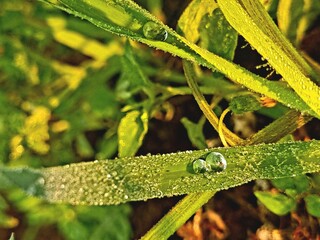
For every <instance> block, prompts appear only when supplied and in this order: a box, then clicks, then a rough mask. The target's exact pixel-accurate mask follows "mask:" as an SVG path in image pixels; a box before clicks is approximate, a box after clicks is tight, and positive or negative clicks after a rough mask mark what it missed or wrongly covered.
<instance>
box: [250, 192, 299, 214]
mask: <svg viewBox="0 0 320 240" xmlns="http://www.w3.org/2000/svg"><path fill="white" fill-rule="evenodd" d="M254 195H255V196H256V197H257V198H258V199H259V201H260V202H262V203H263V204H264V205H265V206H266V207H267V208H268V209H269V210H270V211H271V212H273V213H275V214H277V215H280V216H283V215H286V214H288V213H289V212H291V211H293V210H294V208H295V206H296V202H295V200H294V199H292V198H290V197H288V196H286V195H284V194H281V193H270V192H255V193H254Z"/></svg>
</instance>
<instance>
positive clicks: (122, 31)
mask: <svg viewBox="0 0 320 240" xmlns="http://www.w3.org/2000/svg"><path fill="white" fill-rule="evenodd" d="M43 1H45V2H47V3H50V4H52V5H53V6H55V7H58V8H60V9H62V10H65V11H67V12H69V13H72V14H74V15H76V16H79V17H81V18H83V19H86V20H88V21H90V22H92V23H93V24H95V25H96V26H98V27H100V28H103V29H105V30H107V31H110V32H113V33H115V34H118V35H121V36H126V37H129V38H131V39H133V40H136V41H140V42H142V43H145V44H147V45H149V46H152V47H155V48H157V49H161V50H163V51H167V52H170V53H171V54H173V55H176V56H179V57H181V58H183V59H187V60H190V61H193V62H196V63H198V64H200V65H203V66H206V67H209V68H211V69H213V70H218V71H220V72H221V73H223V74H225V75H226V76H227V77H228V78H230V79H232V80H234V81H236V82H238V83H239V84H242V85H244V86H246V87H247V88H249V89H251V90H253V91H255V92H258V93H261V94H263V95H266V96H268V97H270V98H272V99H275V100H276V101H279V102H281V103H283V104H285V105H286V106H290V107H293V108H296V109H298V110H299V111H302V112H305V113H308V114H311V115H313V116H317V117H319V114H317V113H316V111H312V110H311V109H310V107H311V108H313V107H314V106H313V105H314V104H311V105H310V107H308V105H307V104H306V103H305V102H303V101H302V100H301V99H300V97H299V96H298V95H297V94H296V93H294V92H293V91H292V90H291V89H290V88H288V86H286V85H285V84H282V83H278V82H272V81H268V80H266V79H264V78H261V77H259V76H257V75H255V74H252V73H251V72H249V71H248V70H246V69H244V68H242V67H240V66H239V65H236V64H234V63H232V62H230V61H228V60H226V59H223V58H221V57H219V56H217V55H215V54H213V53H211V52H208V51H207V50H205V49H202V48H200V47H198V46H196V45H195V44H193V43H191V42H189V41H187V40H186V39H185V38H183V37H181V36H180V35H178V34H177V33H176V32H175V31H173V30H172V29H170V28H169V27H167V26H166V25H164V24H163V23H161V22H160V21H159V20H157V19H156V18H155V17H154V16H153V15H151V14H150V13H149V12H147V11H146V10H144V9H142V8H141V7H139V6H138V5H137V4H135V3H134V2H132V1H131V0H123V1H115V0H108V1H102V0H93V1H89V0H79V1H75V0H60V1H59V2H56V1H53V0H52V1H50V0H43ZM208 3H209V2H208ZM211 3H212V4H214V6H213V7H214V8H215V7H216V4H215V3H214V2H213V1H211ZM150 22H151V23H152V24H156V27H154V29H155V30H157V31H159V30H161V31H166V32H167V37H166V40H165V41H159V40H156V39H154V38H153V37H151V36H150V35H148V34H146V35H145V34H144V31H143V27H144V26H145V24H149V23H150ZM244 25H245V24H244ZM255 37H256V35H255ZM277 62H278V63H279V62H280V63H281V64H282V63H283V62H285V61H283V59H282V58H279V59H278V60H277ZM309 87H310V86H309ZM311 87H312V88H310V90H313V85H312V86H311ZM313 94H317V93H313ZM312 99H314V97H312ZM312 106H313V107H312Z"/></svg>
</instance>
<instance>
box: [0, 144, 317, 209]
mask: <svg viewBox="0 0 320 240" xmlns="http://www.w3.org/2000/svg"><path fill="white" fill-rule="evenodd" d="M319 147H320V141H310V142H287V143H278V144H261V145H255V146H245V147H233V148H216V149H211V151H216V152H219V153H221V154H223V156H224V157H225V159H226V160H227V169H226V170H225V171H222V172H219V173H212V172H211V173H210V172H206V173H203V174H195V173H192V171H190V166H191V165H192V162H193V161H194V160H195V159H198V158H199V157H200V156H202V155H203V154H205V153H208V150H199V151H193V152H192V151H187V152H179V153H171V154H163V155H153V156H151V155H150V156H140V157H126V158H121V159H116V160H113V161H95V162H87V163H78V164H70V165H67V166H60V167H52V168H45V169H41V170H31V169H30V170H29V169H25V170H21V169H10V168H4V167H2V168H0V173H1V176H2V178H6V179H8V180H9V181H13V179H14V182H15V183H16V186H19V187H20V188H22V189H23V190H25V191H28V192H29V193H30V194H36V195H39V194H37V193H41V192H42V193H43V194H42V195H41V196H42V197H44V198H45V199H47V200H48V201H50V202H65V203H71V204H86V205H104V204H119V203H122V202H127V201H137V200H145V199H149V198H159V197H164V196H173V195H181V194H187V193H196V192H205V191H220V190H223V189H228V188H231V187H234V186H238V185H241V184H244V183H246V182H249V181H252V180H255V179H276V178H284V177H292V176H299V175H303V174H305V173H312V172H318V171H320V151H319ZM21 172H22V173H23V174H24V175H21V174H20V175H19V174H18V173H21ZM23 176H24V177H23ZM22 177H23V179H22ZM25 179H27V180H28V181H27V180H25ZM30 179H31V180H30ZM40 180H41V181H40ZM35 186H37V189H38V191H30V189H31V188H32V189H35Z"/></svg>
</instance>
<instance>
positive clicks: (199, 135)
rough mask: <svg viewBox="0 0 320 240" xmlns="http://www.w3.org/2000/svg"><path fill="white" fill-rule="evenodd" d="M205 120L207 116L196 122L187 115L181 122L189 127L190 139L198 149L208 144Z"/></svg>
mask: <svg viewBox="0 0 320 240" xmlns="http://www.w3.org/2000/svg"><path fill="white" fill-rule="evenodd" d="M204 120H205V118H202V119H201V120H200V121H199V122H198V123H194V122H191V121H190V120H189V119H187V118H185V117H184V118H182V119H181V123H182V124H183V126H184V127H185V128H186V129H187V132H188V137H189V139H190V141H191V142H192V144H193V145H194V146H196V147H197V148H198V149H203V148H206V146H207V145H206V142H205V137H204V135H203V125H204V123H205V121H204Z"/></svg>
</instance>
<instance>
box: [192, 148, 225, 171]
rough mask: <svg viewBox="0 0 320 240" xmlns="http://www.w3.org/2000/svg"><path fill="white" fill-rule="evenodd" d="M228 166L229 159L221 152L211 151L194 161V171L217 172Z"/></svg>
mask: <svg viewBox="0 0 320 240" xmlns="http://www.w3.org/2000/svg"><path fill="white" fill-rule="evenodd" d="M226 168H227V161H226V159H225V158H224V156H223V155H222V154H221V153H218V152H209V153H206V154H204V155H202V156H201V157H199V158H198V159H196V160H194V161H193V162H192V171H193V173H216V172H221V171H224V170H225V169H226Z"/></svg>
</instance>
